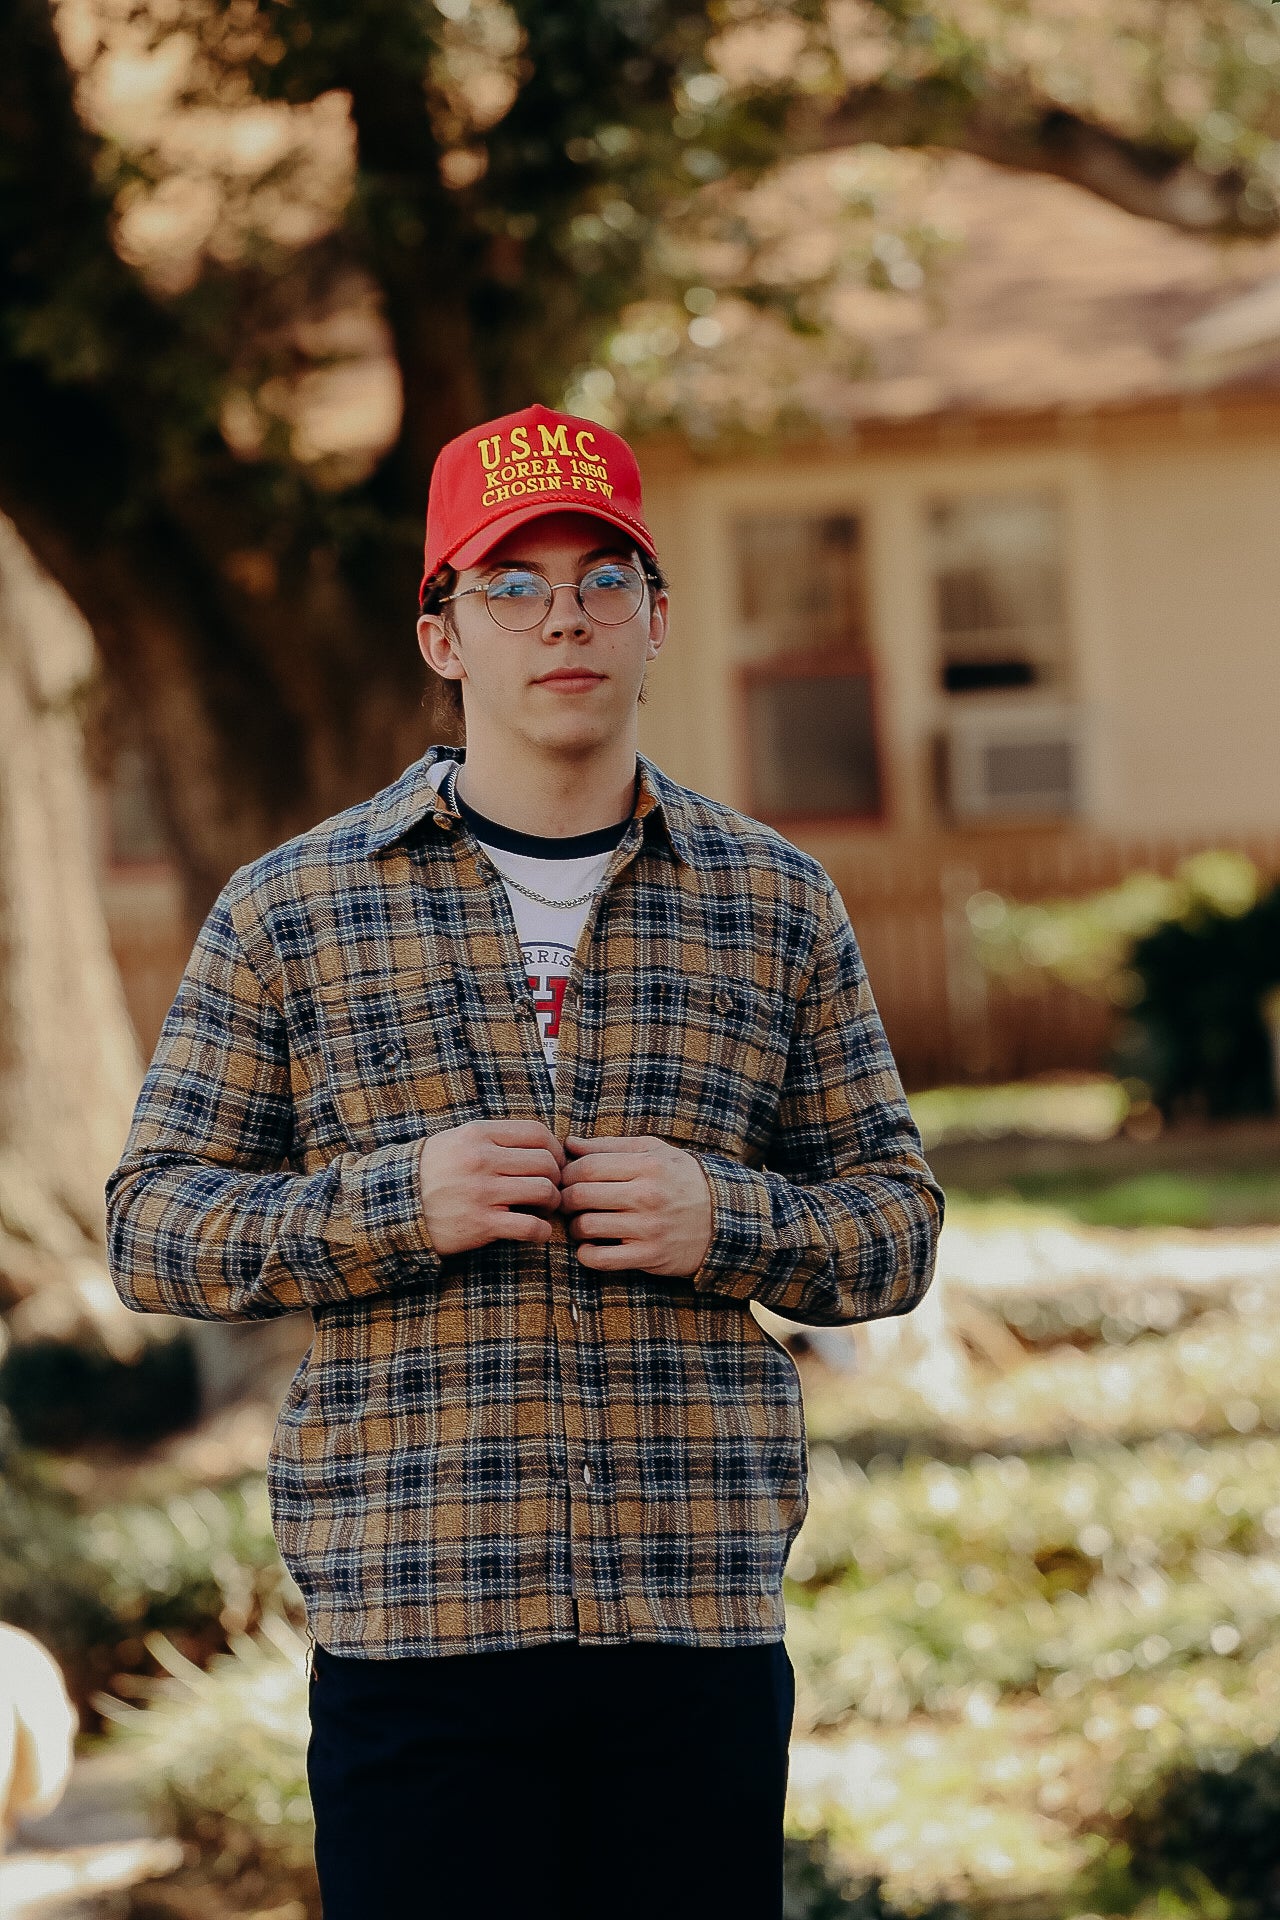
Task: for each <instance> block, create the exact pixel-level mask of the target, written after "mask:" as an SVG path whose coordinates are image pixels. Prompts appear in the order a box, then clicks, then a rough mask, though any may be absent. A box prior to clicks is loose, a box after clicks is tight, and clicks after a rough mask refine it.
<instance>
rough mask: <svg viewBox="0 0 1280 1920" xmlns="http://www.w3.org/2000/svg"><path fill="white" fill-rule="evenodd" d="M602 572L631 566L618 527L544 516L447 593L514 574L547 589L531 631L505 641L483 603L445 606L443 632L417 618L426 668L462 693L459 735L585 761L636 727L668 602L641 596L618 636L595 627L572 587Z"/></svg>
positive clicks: (582, 516)
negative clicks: (506, 570) (530, 575)
mask: <svg viewBox="0 0 1280 1920" xmlns="http://www.w3.org/2000/svg"><path fill="white" fill-rule="evenodd" d="M605 560H625V561H628V562H630V563H631V565H633V566H638V565H639V556H638V554H637V552H636V549H635V547H634V546H633V545H632V544H631V543H630V541H629V540H628V539H627V536H626V535H625V534H624V533H621V532H620V531H619V530H618V528H617V527H613V526H610V524H609V522H608V521H607V520H598V519H596V518H595V517H594V516H593V515H591V514H587V513H573V512H566V513H549V514H546V515H545V516H544V517H543V518H541V519H539V520H534V521H531V522H529V523H528V524H527V525H526V526H523V527H519V528H517V529H516V530H515V531H514V532H512V533H510V534H508V535H506V536H505V537H504V538H503V539H502V540H500V541H499V542H498V543H497V544H496V545H495V546H494V547H492V548H491V549H490V551H489V552H488V553H487V554H486V555H485V556H484V559H483V560H482V561H481V562H480V564H479V565H478V566H475V567H468V568H467V569H466V570H465V572H463V573H462V574H461V575H460V576H459V578H458V584H457V587H456V589H455V592H457V593H461V592H463V590H464V589H465V588H467V587H482V586H484V584H485V583H486V582H487V581H489V580H491V579H492V578H493V576H494V574H496V573H497V572H498V571H499V570H500V569H501V568H503V567H512V566H521V567H528V568H531V569H533V570H534V571H535V572H537V573H541V574H542V575H543V576H544V577H545V578H546V579H547V580H548V581H549V582H550V583H551V584H552V585H553V586H555V587H556V592H555V595H554V597H553V599H552V603H551V608H550V611H549V612H548V613H547V615H546V617H545V619H543V620H542V621H541V622H540V623H539V624H538V625H537V626H535V627H532V628H530V629H527V630H525V631H522V632H510V631H508V629H506V628H505V627H502V626H500V625H499V624H498V622H497V621H496V620H495V619H494V618H493V616H492V614H491V613H490V612H489V609H488V607H487V606H486V604H485V598H484V595H483V593H469V594H466V596H465V598H463V599H460V600H458V599H455V600H453V601H452V602H451V603H450V607H449V609H448V611H449V612H450V613H451V614H452V616H453V617H452V621H448V620H446V619H443V618H442V617H441V616H440V615H438V614H424V615H423V616H422V618H421V619H420V620H419V622H418V645H419V647H420V648H421V650H422V655H423V658H424V659H425V660H426V661H427V662H428V664H429V665H430V666H432V667H434V668H435V670H436V672H437V673H439V674H441V675H442V676H443V677H444V678H445V679H447V680H458V681H460V682H461V685H462V699H463V708H464V711H465V714H466V719H467V727H468V731H469V732H470V730H471V729H472V728H473V727H475V726H483V727H485V729H486V730H487V731H492V732H497V733H502V732H506V733H516V734H518V735H519V736H520V737H521V738H522V739H524V740H526V741H527V742H528V743H529V744H530V745H533V746H537V747H540V748H542V749H544V750H546V749H549V750H551V751H552V752H556V751H560V752H563V753H566V754H571V755H575V756H576V755H578V754H582V753H590V752H591V751H593V750H594V749H596V748H598V747H601V746H604V745H607V744H608V743H609V742H611V741H613V740H615V739H617V738H618V737H619V736H621V735H623V734H624V733H625V732H626V730H627V729H629V728H630V727H631V726H633V724H634V719H635V711H636V705H637V702H638V701H639V698H640V688H641V685H642V683H643V680H644V674H645V668H646V667H647V665H648V663H649V661H650V660H651V659H653V658H654V656H655V655H656V654H657V652H658V649H659V648H660V647H661V645H662V642H663V640H664V638H665V637H666V630H667V601H666V595H665V594H657V595H653V594H651V593H650V592H649V591H648V590H646V592H645V594H644V597H643V599H642V600H641V603H640V606H639V608H638V610H637V611H636V612H635V613H634V614H633V615H632V616H631V617H630V619H628V620H625V621H623V622H622V623H621V624H619V625H605V624H604V623H602V622H599V621H593V620H592V619H591V618H590V617H589V616H588V615H587V614H586V613H584V612H583V610H582V608H581V606H580V605H579V604H578V600H577V597H576V595H575V594H574V592H573V589H572V587H570V586H563V585H560V584H559V583H560V582H562V581H572V582H574V583H577V582H578V581H580V580H581V579H582V577H583V575H584V574H585V573H586V572H587V571H588V569H590V568H591V567H594V566H596V565H598V564H599V563H600V562H601V561H605Z"/></svg>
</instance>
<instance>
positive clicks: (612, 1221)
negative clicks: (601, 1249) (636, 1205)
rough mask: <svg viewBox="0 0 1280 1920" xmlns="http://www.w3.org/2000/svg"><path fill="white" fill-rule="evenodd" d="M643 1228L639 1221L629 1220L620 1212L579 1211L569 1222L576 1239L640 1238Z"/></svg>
mask: <svg viewBox="0 0 1280 1920" xmlns="http://www.w3.org/2000/svg"><path fill="white" fill-rule="evenodd" d="M628 1225H629V1226H630V1232H628ZM642 1230H643V1229H642V1228H641V1225H640V1222H639V1221H636V1220H633V1221H631V1222H628V1220H627V1216H626V1215H625V1214H620V1213H578V1214H575V1215H574V1216H573V1218H572V1219H571V1220H570V1222H569V1232H570V1233H571V1234H572V1235H573V1237H574V1239H575V1240H638V1239H639V1238H640V1234H641V1231H642Z"/></svg>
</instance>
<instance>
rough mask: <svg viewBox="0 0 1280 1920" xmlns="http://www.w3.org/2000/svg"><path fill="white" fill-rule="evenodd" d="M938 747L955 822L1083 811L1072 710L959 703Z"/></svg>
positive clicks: (1050, 704) (1079, 734) (1025, 703)
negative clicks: (942, 750)
mask: <svg viewBox="0 0 1280 1920" xmlns="http://www.w3.org/2000/svg"><path fill="white" fill-rule="evenodd" d="M944 741H945V749H946V752H945V762H946V797H947V805H948V807H949V809H950V811H951V813H952V815H953V816H954V817H955V818H956V819H957V820H1060V819H1069V818H1071V817H1072V815H1074V814H1078V813H1080V812H1081V811H1082V807H1083V801H1082V788H1083V755H1084V737H1083V715H1082V712H1081V709H1080V708H1079V707H1076V706H1072V705H1070V704H1068V703H1067V702H1065V701H1060V700H1054V701H1048V700H1007V701H991V702H987V701H983V702H981V703H978V702H974V703H970V702H968V701H966V702H965V704H964V707H963V709H962V710H960V711H957V712H953V713H951V714H949V715H948V717H947V723H946V730H945V735H944Z"/></svg>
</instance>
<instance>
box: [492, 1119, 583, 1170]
mask: <svg viewBox="0 0 1280 1920" xmlns="http://www.w3.org/2000/svg"><path fill="white" fill-rule="evenodd" d="M481 1126H482V1127H483V1130H484V1133H485V1135H486V1137H487V1138H488V1139H490V1140H492V1141H493V1142H494V1144H495V1145H496V1146H499V1147H545V1148H546V1149H547V1151H548V1153H551V1154H554V1156H555V1160H556V1164H557V1166H561V1167H562V1166H563V1165H564V1158H565V1155H564V1148H563V1147H562V1146H561V1145H560V1142H559V1141H558V1140H557V1139H556V1136H555V1135H554V1133H552V1131H551V1129H550V1127H547V1126H544V1125H543V1123H542V1121H541V1120H484V1121H482V1122H481Z"/></svg>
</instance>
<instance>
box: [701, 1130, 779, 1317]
mask: <svg viewBox="0 0 1280 1920" xmlns="http://www.w3.org/2000/svg"><path fill="white" fill-rule="evenodd" d="M694 1159H695V1160H696V1161H697V1162H698V1164H699V1166H700V1167H701V1168H702V1171H703V1173H704V1174H705V1175H706V1177H707V1185H708V1186H709V1187H710V1189H711V1245H710V1246H709V1247H708V1248H707V1252H706V1257H705V1258H704V1260H703V1262H702V1265H701V1266H700V1267H699V1268H698V1270H697V1272H696V1273H695V1274H694V1276H693V1285H694V1287H695V1288H696V1289H697V1290H698V1291H699V1292H700V1293H719V1294H730V1295H732V1296H733V1297H734V1298H735V1299H739V1300H748V1299H750V1298H751V1297H752V1295H753V1293H754V1291H755V1288H756V1287H757V1285H758V1284H759V1281H760V1276H761V1273H762V1272H763V1270H764V1268H765V1266H766V1265H767V1264H768V1260H769V1258H770V1255H771V1254H772V1251H773V1248H774V1242H775V1235H774V1227H773V1209H772V1207H771V1205H770V1201H769V1187H768V1182H767V1181H766V1180H765V1179H764V1178H763V1176H762V1175H761V1174H759V1173H758V1172H757V1171H756V1170H755V1168H754V1167H744V1166H742V1165H741V1164H740V1163H739V1162H738V1161H736V1160H730V1159H727V1158H726V1157H725V1156H723V1155H721V1154H718V1153H701V1152H697V1151H696V1150H695V1152H694Z"/></svg>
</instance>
